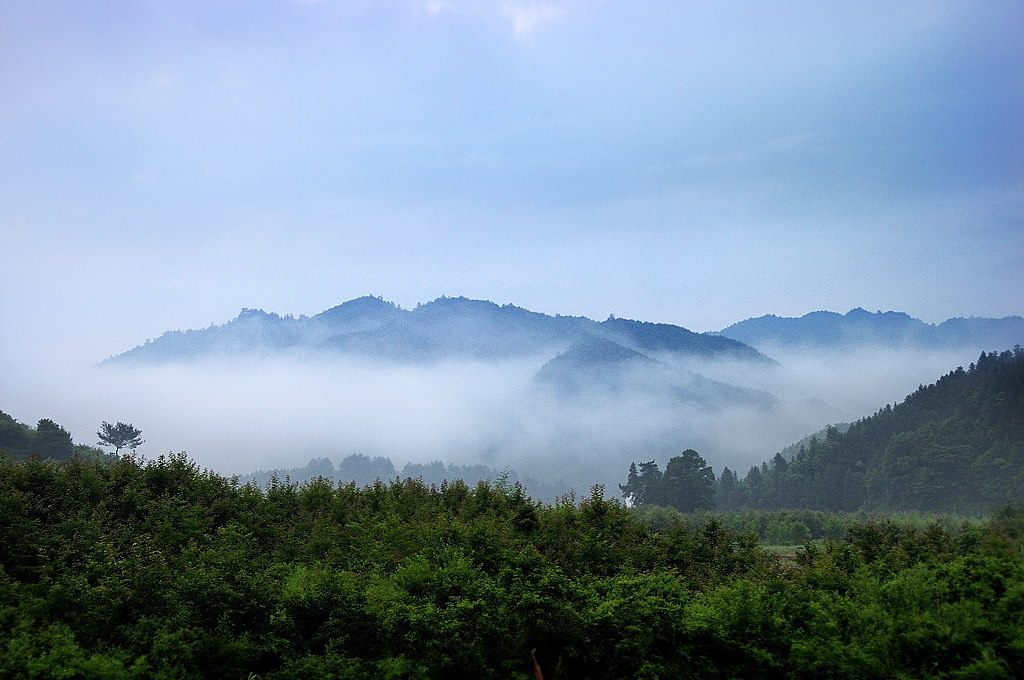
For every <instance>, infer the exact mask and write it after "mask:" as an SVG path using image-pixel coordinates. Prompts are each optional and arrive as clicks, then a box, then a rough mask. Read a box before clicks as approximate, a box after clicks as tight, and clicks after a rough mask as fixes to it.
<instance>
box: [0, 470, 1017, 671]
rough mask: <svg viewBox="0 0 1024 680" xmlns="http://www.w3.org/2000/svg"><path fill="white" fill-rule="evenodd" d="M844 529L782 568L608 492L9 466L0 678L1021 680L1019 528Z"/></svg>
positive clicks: (3, 476)
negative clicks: (642, 515) (644, 517)
mask: <svg viewBox="0 0 1024 680" xmlns="http://www.w3.org/2000/svg"><path fill="white" fill-rule="evenodd" d="M848 533H849V534H850V538H849V540H848V541H846V542H842V543H834V544H828V545H826V546H824V547H820V548H812V547H808V548H807V549H806V550H805V551H804V552H803V553H801V555H800V556H799V558H798V560H797V561H796V562H793V563H791V564H788V565H783V564H780V563H778V562H777V561H776V560H775V559H774V558H773V557H772V556H771V555H770V554H769V553H767V552H765V551H762V550H761V549H760V548H758V547H757V545H756V540H755V539H754V537H753V536H752V535H749V534H737V533H734V532H731V531H729V530H728V529H726V528H725V527H724V526H723V525H722V524H721V523H720V522H717V521H715V520H713V519H712V520H709V521H707V522H705V523H703V524H701V525H695V526H693V527H688V526H685V525H682V524H679V523H673V524H671V525H669V526H666V527H663V528H662V530H660V531H659V532H651V531H649V530H648V528H647V527H646V526H645V525H644V523H643V522H642V521H641V520H640V519H639V518H638V517H637V516H636V514H635V511H634V510H632V509H630V508H627V507H625V506H623V505H622V504H620V503H618V502H616V501H612V500H606V499H605V498H604V495H603V490H602V489H601V488H600V487H595V488H594V489H593V490H592V493H591V496H590V497H588V498H586V499H584V500H583V501H582V502H576V501H575V499H573V498H572V497H565V498H563V499H562V500H561V501H560V502H559V503H557V504H554V505H540V504H537V503H534V502H532V501H531V500H530V499H529V498H527V497H526V496H525V495H524V494H523V492H522V489H521V488H519V487H517V486H514V485H508V484H506V483H500V482H499V483H497V484H486V483H481V484H478V485H476V486H474V487H470V486H468V485H466V484H465V483H463V482H452V483H445V484H442V485H441V486H440V487H432V486H427V485H425V484H423V483H422V482H420V481H418V480H409V479H407V480H404V481H398V480H395V481H392V482H390V483H388V484H384V483H380V482H378V483H375V484H373V485H371V486H367V487H361V488H360V487H357V486H356V485H355V484H347V485H333V484H331V483H330V482H328V481H326V480H322V479H321V480H314V481H312V482H309V483H306V484H304V485H302V486H296V485H294V484H282V483H271V484H270V485H269V486H268V487H267V488H266V489H264V490H260V489H257V488H255V487H253V486H239V485H238V484H237V482H235V481H233V480H227V479H224V478H223V477H220V476H217V475H215V474H212V473H210V472H208V471H204V470H201V469H199V468H198V466H196V465H195V464H194V463H193V462H191V461H190V460H188V459H187V458H186V457H185V456H184V455H183V454H182V455H172V456H168V457H160V458H158V459H156V460H151V461H148V462H143V461H140V460H139V459H138V458H136V457H134V456H132V455H127V456H122V457H121V458H120V459H118V460H116V461H113V462H110V461H107V460H84V459H80V458H72V459H70V460H66V461H45V460H42V459H39V458H30V459H28V460H23V461H14V460H11V459H6V460H0V677H4V678H42V677H75V678H240V679H245V678H253V677H255V676H258V677H259V678H261V679H262V680H272V679H280V678H302V679H303V680H316V679H317V678H474V679H478V678H484V679H486V678H495V679H497V678H501V679H505V678H519V679H520V680H526V679H528V678H535V677H537V675H536V674H535V666H534V659H536V663H537V666H538V667H539V668H540V669H541V670H542V672H543V676H544V677H545V678H548V680H553V679H559V678H561V679H568V678H656V677H661V678H665V677H689V678H738V677H742V678H752V679H757V678H778V677H789V678H808V679H810V678H822V677H830V678H875V677H914V678H946V677H963V678H967V677H976V678H981V677H984V678H1011V677H1019V674H1020V671H1021V670H1022V669H1024V647H1022V646H1021V645H1020V640H1021V639H1024V615H1022V612H1024V606H1022V604H1024V599H1022V598H1024V563H1022V562H1021V560H1020V559H1019V556H1020V551H1021V549H1022V537H1024V511H1014V510H1010V509H1008V510H1007V511H1005V512H1004V513H1003V514H1002V515H1001V516H1000V517H998V518H996V519H995V520H993V521H991V522H989V523H987V524H985V525H982V526H980V527H979V528H976V529H973V530H970V531H963V532H959V533H955V532H949V531H946V530H944V529H942V528H941V527H938V526H934V527H929V528H928V529H925V530H919V529H913V528H908V527H902V526H898V525H892V524H887V523H872V524H866V525H863V526H860V527H854V528H851V530H849V531H848Z"/></svg>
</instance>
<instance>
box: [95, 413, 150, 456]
mask: <svg viewBox="0 0 1024 680" xmlns="http://www.w3.org/2000/svg"><path fill="white" fill-rule="evenodd" d="M96 436H97V437H99V438H100V441H99V444H98V445H99V446H113V447H114V454H115V455H116V454H117V452H118V451H120V450H121V449H124V448H129V449H131V450H132V451H134V450H135V449H137V448H138V447H140V446H142V445H143V444H144V443H145V441H144V440H143V439H142V430H140V429H139V428H137V427H135V426H134V425H132V424H131V423H118V424H117V425H111V424H110V423H108V422H107V421H103V424H102V425H100V429H99V431H98V432H97V433H96Z"/></svg>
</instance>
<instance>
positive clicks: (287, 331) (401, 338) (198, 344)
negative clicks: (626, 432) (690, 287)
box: [100, 296, 771, 365]
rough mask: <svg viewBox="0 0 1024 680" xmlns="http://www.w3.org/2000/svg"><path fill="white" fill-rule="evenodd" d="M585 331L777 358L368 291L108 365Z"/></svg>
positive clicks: (564, 342)
mask: <svg viewBox="0 0 1024 680" xmlns="http://www.w3.org/2000/svg"><path fill="white" fill-rule="evenodd" d="M586 335H591V336H595V337H602V338H604V339H606V340H608V341H611V342H615V343H617V344H619V345H621V346H622V347H624V348H626V349H630V350H633V351H636V352H640V353H647V352H652V351H656V352H659V353H668V354H673V355H679V356H703V357H710V356H721V357H726V356H727V357H729V358H735V359H742V360H749V361H756V362H765V363H770V362H771V359H769V358H768V357H766V356H764V355H763V354H761V353H760V352H758V351H757V350H755V349H753V348H751V347H749V346H747V345H745V344H744V343H742V342H740V341H737V340H734V339H730V338H723V337H717V336H712V335H707V334H702V333H696V332H693V331H690V330H688V329H685V328H683V327H681V326H675V325H672V324H653V323H649V322H643V321H633V320H629V319H617V318H615V317H610V318H609V319H608V320H606V321H603V322H598V321H594V320H592V319H589V318H587V317H582V316H562V315H555V316H551V315H548V314H543V313H540V312H533V311H530V310H527V309H524V308H522V307H517V306H515V305H511V304H506V305H497V304H495V303H494V302H491V301H488V300H472V299H469V298H465V297H457V298H450V297H441V298H437V299H435V300H433V301H431V302H428V303H426V304H421V305H418V306H417V307H416V308H414V309H412V310H405V309H402V308H401V307H398V306H397V305H395V304H394V303H391V302H388V301H386V300H384V299H383V298H380V297H372V296H363V297H360V298H355V299H353V300H349V301H347V302H344V303H342V304H340V305H337V306H335V307H331V308H329V309H327V310H324V311H323V312H320V313H319V314H316V315H314V316H312V317H305V316H300V317H294V316H291V315H288V316H280V315H278V314H276V313H272V312H265V311H263V310H261V309H249V308H243V309H242V311H241V312H240V313H239V315H238V316H237V317H235V318H234V319H232V320H230V321H228V322H226V323H224V324H220V325H211V326H210V327H208V328H206V329H202V330H185V331H182V330H177V331H167V332H165V333H164V334H163V335H161V336H160V337H159V338H156V339H155V340H150V341H147V342H146V343H145V344H143V345H138V346H136V347H134V348H132V349H129V350H127V351H125V352H122V353H120V354H117V355H114V356H112V357H108V358H107V359H104V360H103V361H102V362H100V364H101V365H116V364H120V365H132V364H134V365H145V364H163V363H177V362H185V361H192V360H198V359H205V358H216V357H232V356H238V355H240V354H256V355H258V356H270V355H275V354H284V353H288V352H296V351H300V352H307V353H314V354H318V355H321V356H327V357H330V356H338V355H345V354H349V355H355V356H358V357H363V358H375V359H383V360H389V361H396V362H400V363H408V362H430V361H439V360H445V359H477V360H497V359H506V358H517V357H524V356H529V355H540V354H545V353H546V354H551V355H554V354H556V353H557V352H559V351H564V350H565V349H566V348H567V347H569V346H570V345H572V344H573V343H574V342H576V341H578V340H579V339H581V338H582V337H584V336H586Z"/></svg>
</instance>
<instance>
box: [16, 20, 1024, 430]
mask: <svg viewBox="0 0 1024 680" xmlns="http://www.w3.org/2000/svg"><path fill="white" fill-rule="evenodd" d="M1022 34H1024V4H1022V3H1020V2H1018V1H1017V0H990V1H985V2H977V1H971V2H968V1H961V0H934V1H927V0H884V1H875V0H866V1H865V2H857V3H850V2H822V1H821V0H814V1H802V0H794V1H792V2H786V3H761V2H747V1H742V2H741V1H738V0H723V1H722V2H714V3H686V2H678V1H675V0H673V1H667V0H666V1H662V0H636V1H634V2H628V3H627V2H614V1H612V0H550V1H547V2H520V1H514V0H509V1H501V0H495V1H492V2H485V1H482V0H267V1H266V2H260V3H249V2H241V1H240V0H182V1H181V2H174V3H168V2H163V1H162V0H130V1H129V0H124V1H108V0H99V1H97V2H87V3H86V2H79V1H77V0H0V268H2V276H0V286H2V288H0V318H2V319H3V323H2V325H0V385H2V386H3V387H0V390H2V392H3V393H4V394H3V395H2V396H4V397H5V398H6V399H9V400H11V401H12V403H18V404H21V403H23V402H25V401H30V402H32V403H36V404H38V403H39V402H45V401H46V400H47V394H46V393H45V391H41V390H40V389H30V386H31V382H32V381H31V378H30V377H25V376H31V374H32V371H33V370H38V371H39V373H40V374H41V373H42V372H43V370H44V368H45V369H46V370H47V371H51V372H52V371H57V373H55V375H59V370H61V369H65V368H66V369H67V370H69V371H70V370H73V369H75V368H79V367H82V366H89V365H91V364H93V363H95V362H97V361H100V360H102V359H103V358H105V357H107V356H110V355H113V354H116V353H119V352H122V351H125V350H127V349H129V348H131V347H133V346H135V345H138V344H141V343H142V342H144V341H145V340H147V339H149V338H154V337H157V336H159V335H160V334H161V333H163V332H164V331H166V330H173V329H185V328H204V327H206V326H208V325H210V324H211V323H218V324H219V323H224V322H226V321H228V320H230V319H231V318H233V317H234V316H236V315H237V314H238V312H239V310H241V308H243V307H251V308H262V309H265V310H267V311H272V312H277V313H280V314H282V315H284V314H295V315H300V314H308V315H312V314H315V313H317V312H320V311H322V310H324V309H327V308H329V307H332V306H334V305H337V304H340V303H341V302H344V301H346V300H349V299H352V298H355V297H358V296H361V295H366V294H370V295H379V296H382V297H383V298H385V299H387V300H390V301H393V302H395V303H397V304H399V305H400V306H402V307H405V308H411V307H414V306H415V305H416V304H417V303H421V302H428V301H430V300H432V299H435V298H437V297H439V296H442V295H448V296H459V295H464V296H467V297H471V298H479V299H488V300H492V301H494V302H497V303H499V304H505V303H512V304H515V305H518V306H521V307H525V308H527V309H532V310H535V311H541V312H546V313H549V314H567V315H583V316H589V317H591V318H595V319H599V320H600V319H604V318H606V317H607V316H608V315H610V314H614V315H616V316H619V317H625V318H634V319H641V320H646V321H658V322H667V323H675V324H678V325H681V326H684V327H686V328H690V329H692V330H696V331H708V330H718V329H721V328H724V327H725V326H728V325H729V324H731V323H734V322H736V321H739V320H742V319H745V318H749V317H753V316H760V315H763V314H769V313H772V314H778V315H781V316H800V315H802V314H805V313H807V312H810V311H815V310H821V309H828V310H833V311H840V312H845V311H847V310H849V309H851V308H853V307H864V308H866V309H868V310H870V311H875V310H897V311H905V312H907V313H909V314H911V315H912V316H915V317H918V318H921V319H923V320H925V321H928V322H930V323H937V322H940V321H942V320H944V319H946V318H949V317H954V316H993V317H1002V316H1008V315H1015V314H1022V313H1024V296H1022V294H1021V291H1022V290H1024V267H1022V266H1021V261H1022V259H1024V258H1022V256H1024V153H1022V152H1021V151H1022V149H1024V123H1022V122H1021V121H1024V41H1022V40H1020V36H1021V35H1022ZM68 379H69V380H70V379H71V378H68ZM14 400H21V401H14ZM0 408H3V409H4V410H7V411H8V412H20V413H24V414H25V415H23V416H22V418H24V419H26V420H29V421H31V420H34V417H33V416H31V415H30V413H31V412H32V409H28V408H26V407H23V406H22V407H15V406H11V408H7V407H6V406H2V407H0ZM19 408H21V409H23V410H22V411H18V409H19Z"/></svg>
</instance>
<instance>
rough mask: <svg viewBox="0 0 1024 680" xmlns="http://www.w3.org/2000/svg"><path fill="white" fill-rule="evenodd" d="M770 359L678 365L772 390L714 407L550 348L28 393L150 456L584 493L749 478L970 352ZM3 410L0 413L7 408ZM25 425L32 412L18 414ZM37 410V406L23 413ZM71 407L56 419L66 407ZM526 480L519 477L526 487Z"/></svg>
mask: <svg viewBox="0 0 1024 680" xmlns="http://www.w3.org/2000/svg"><path fill="white" fill-rule="evenodd" d="M766 354H768V355H769V356H772V357H773V358H775V359H777V360H778V362H779V363H778V365H775V366H769V365H755V364H752V363H750V362H726V361H693V362H689V363H687V364H686V366H685V368H688V369H689V370H692V371H695V372H697V373H700V374H702V375H704V376H707V377H708V378H711V379H713V380H715V381H719V382H721V383H726V384H730V385H736V386H739V387H744V388H751V389H754V390H759V391H762V392H767V393H769V394H771V395H772V396H773V397H774V400H773V402H771V403H770V404H765V403H749V404H745V405H731V406H730V405H719V406H718V407H716V408H707V407H704V406H700V405H698V404H696V403H690V402H680V401H679V400H673V399H670V398H666V396H665V395H664V394H662V393H659V392H657V391H655V392H652V391H650V390H647V389H644V387H643V385H642V384H641V383H639V382H636V383H630V382H628V381H627V382H626V383H624V385H622V386H620V388H619V389H615V390H593V391H591V392H586V393H582V394H576V395H575V396H574V397H572V398H567V397H566V396H565V395H561V394H558V393H557V391H555V390H551V389H546V386H543V385H538V384H537V382H536V381H535V380H534V376H535V374H536V373H537V371H538V370H539V369H540V367H541V366H542V365H543V364H544V362H545V361H546V359H547V358H548V357H536V358H533V359H517V360H514V361H502V362H493V363H492V362H479V361H462V362H442V363H437V364H430V365H412V366H410V365H394V364H386V363H374V362H357V361H353V360H351V359H339V360H331V361H328V360H318V361H299V360H286V359H270V360H256V359H246V360H238V361H209V362H203V363H198V364H190V365H166V366H161V367H146V368H127V369H125V368H90V369H88V371H86V372H84V373H82V374H80V375H76V376H74V377H73V378H69V377H68V376H62V377H61V378H60V379H59V380H58V379H54V380H53V384H51V385H49V387H47V385H46V381H45V380H43V381H38V380H37V381H36V384H35V387H36V393H35V394H33V395H32V399H33V401H35V402H36V403H37V404H38V403H42V402H44V401H45V403H46V404H47V406H48V409H49V410H50V411H52V413H53V414H54V415H52V416H51V415H49V414H45V415H42V416H38V417H52V418H53V419H54V420H56V421H57V422H58V423H60V424H62V425H64V426H65V427H67V428H68V429H69V430H70V431H71V432H72V434H73V436H74V438H75V441H76V443H94V441H95V430H96V428H97V427H98V425H99V423H100V422H101V421H103V420H106V421H110V422H114V421H125V422H132V423H134V424H135V425H136V426H137V427H139V428H141V429H142V430H143V437H144V438H145V439H146V444H144V445H143V447H142V448H141V449H140V452H141V453H143V454H145V455H146V456H147V457H155V456H157V455H159V454H162V453H167V452H171V451H174V452H177V451H185V452H187V453H188V454H189V455H190V456H191V457H192V458H193V459H195V460H196V461H197V462H198V463H199V464H200V465H202V466H204V467H209V468H212V469H214V470H216V471H218V472H221V473H224V474H242V475H244V474H246V473H249V472H252V471H254V470H257V469H269V468H288V467H297V466H302V465H304V464H305V463H307V462H308V461H309V460H310V459H311V458H318V457H327V458H329V459H331V460H332V461H334V462H335V463H337V462H338V461H340V460H341V459H342V458H344V457H346V456H348V455H351V454H354V453H359V454H363V455H366V456H371V457H372V456H386V457H388V458H390V459H391V460H392V461H393V462H394V464H395V466H396V468H398V469H401V467H402V465H403V464H405V463H407V462H431V461H435V460H440V461H443V462H445V463H455V464H459V465H468V464H484V465H487V466H489V467H491V468H493V469H495V470H502V469H509V470H511V471H514V472H515V473H516V475H517V476H518V478H520V479H533V480H535V481H536V482H537V484H538V486H543V487H544V488H545V489H547V490H551V489H562V490H568V489H570V488H571V489H575V490H576V491H577V492H579V493H585V492H586V491H587V490H588V489H589V487H590V486H591V485H593V484H596V483H600V484H605V485H606V486H608V487H609V489H613V490H615V491H616V495H617V488H616V487H615V486H614V485H615V484H617V483H622V482H624V480H625V477H626V472H627V468H628V466H629V463H630V462H631V461H638V462H639V461H641V460H651V459H657V460H658V461H659V462H661V463H662V464H663V463H664V461H666V460H667V459H668V457H670V456H672V455H675V454H677V453H679V452H681V451H682V450H684V449H686V448H694V449H696V450H697V451H698V452H700V453H701V455H703V456H704V457H705V459H706V460H707V461H708V463H709V464H710V465H711V466H712V467H713V468H714V470H715V472H716V474H718V473H721V471H722V468H723V467H726V466H727V467H729V468H731V469H733V470H736V471H738V472H739V474H740V476H743V474H745V472H746V471H747V470H748V469H749V467H750V466H751V465H758V464H760V463H761V462H762V461H764V460H766V459H768V458H770V457H771V456H772V455H773V454H774V453H775V452H776V451H779V450H780V449H782V448H784V447H785V446H787V445H789V444H791V443H793V442H794V441H796V440H798V439H800V438H801V437H803V436H805V435H807V434H810V433H812V432H815V431H817V430H820V429H822V428H823V427H824V426H825V425H827V424H830V423H838V422H846V421H852V420H856V419H858V418H861V417H864V416H868V415H871V414H872V413H874V412H875V411H876V410H877V409H878V408H880V407H882V406H884V405H885V404H887V403H894V402H899V401H901V400H902V399H903V398H904V397H905V396H906V395H907V394H909V393H910V392H912V391H914V390H915V389H916V388H917V387H918V385H920V384H928V383H931V382H934V381H935V380H936V379H938V378H939V377H940V376H941V375H943V374H944V373H947V372H949V371H950V370H953V369H954V368H956V366H958V365H967V364H968V363H970V362H971V361H974V360H975V359H976V358H977V354H978V353H976V352H974V351H973V350H969V351H959V352H958V351H943V352H924V351H905V350H900V351H894V350H869V349H864V350H859V351H856V352H844V353H842V354H832V355H827V356H826V355H820V354H813V355H812V354H806V353H805V354H796V353H792V352H790V353H785V352H782V351H772V350H771V349H766ZM4 410H8V409H7V408H4ZM8 412H11V413H12V414H13V415H15V417H16V418H19V419H20V420H25V421H29V422H30V424H34V422H31V417H30V418H26V417H24V416H19V413H18V411H17V409H15V410H13V411H11V410H9V411H8ZM33 417H34V416H33ZM65 417H66V419H62V418H65ZM528 487H529V484H528Z"/></svg>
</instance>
